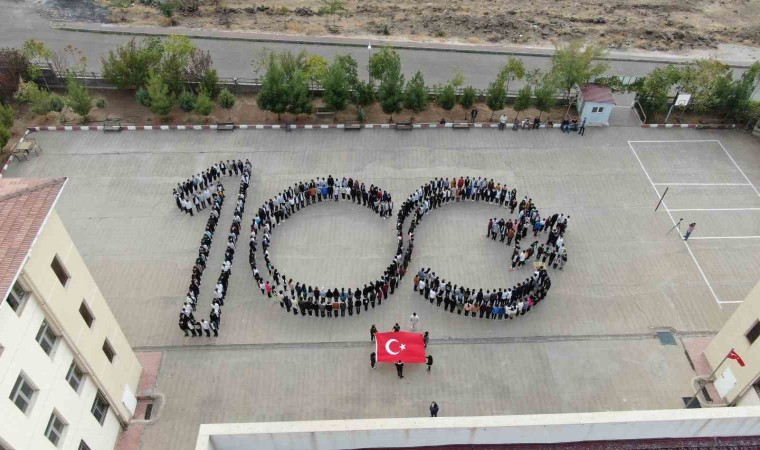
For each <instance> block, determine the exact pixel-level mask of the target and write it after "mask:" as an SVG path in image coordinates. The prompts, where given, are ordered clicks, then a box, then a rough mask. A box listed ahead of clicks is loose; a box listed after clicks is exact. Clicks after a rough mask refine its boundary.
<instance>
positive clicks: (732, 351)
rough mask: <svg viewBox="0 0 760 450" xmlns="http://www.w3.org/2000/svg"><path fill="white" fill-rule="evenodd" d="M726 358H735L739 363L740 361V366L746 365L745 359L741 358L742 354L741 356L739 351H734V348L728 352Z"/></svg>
mask: <svg viewBox="0 0 760 450" xmlns="http://www.w3.org/2000/svg"><path fill="white" fill-rule="evenodd" d="M726 358H728V359H733V360H735V361H736V362H737V363H739V366H741V367H744V360H743V359H742V358H741V356H739V354H738V353H736V351H734V349H731V351H730V352H728V355H727V356H726Z"/></svg>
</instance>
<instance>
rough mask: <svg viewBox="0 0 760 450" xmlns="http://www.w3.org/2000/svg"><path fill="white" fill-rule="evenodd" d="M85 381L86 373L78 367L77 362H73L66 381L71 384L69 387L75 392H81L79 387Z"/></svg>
mask: <svg viewBox="0 0 760 450" xmlns="http://www.w3.org/2000/svg"><path fill="white" fill-rule="evenodd" d="M83 380H84V372H83V371H82V369H80V368H79V366H77V362H76V361H71V367H69V372H68V373H67V374H66V381H68V382H69V386H71V389H74V392H79V386H81V385H82V381H83Z"/></svg>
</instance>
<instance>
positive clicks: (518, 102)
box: [512, 84, 531, 119]
mask: <svg viewBox="0 0 760 450" xmlns="http://www.w3.org/2000/svg"><path fill="white" fill-rule="evenodd" d="M530 100H531V87H530V85H529V84H526V85H525V86H523V88H522V89H520V90H519V91H517V98H515V103H514V104H513V105H512V108H513V109H514V110H515V112H517V115H516V116H515V119H517V118H518V117H519V116H520V113H521V112H522V111H525V110H526V109H528V108H529V107H530Z"/></svg>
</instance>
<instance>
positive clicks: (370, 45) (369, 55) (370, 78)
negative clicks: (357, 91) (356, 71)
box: [367, 42, 372, 84]
mask: <svg viewBox="0 0 760 450" xmlns="http://www.w3.org/2000/svg"><path fill="white" fill-rule="evenodd" d="M367 55H368V56H367V76H368V79H369V84H372V73H371V72H370V70H369V61H370V59H372V43H371V42H370V43H368V44H367Z"/></svg>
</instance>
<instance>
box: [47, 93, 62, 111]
mask: <svg viewBox="0 0 760 450" xmlns="http://www.w3.org/2000/svg"><path fill="white" fill-rule="evenodd" d="M50 110H51V111H55V112H61V111H63V97H61V96H60V95H55V94H53V95H51V96H50Z"/></svg>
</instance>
